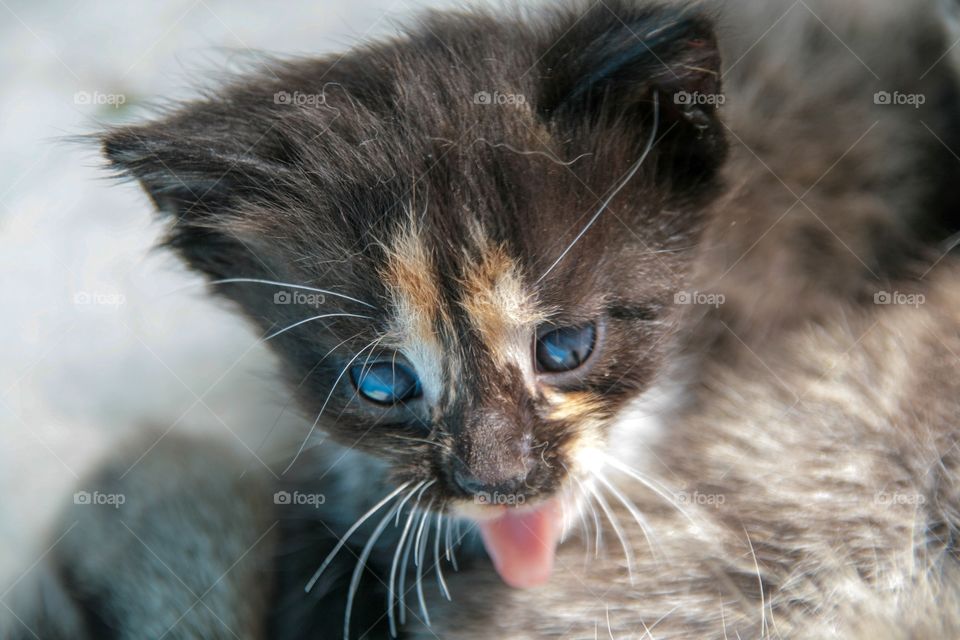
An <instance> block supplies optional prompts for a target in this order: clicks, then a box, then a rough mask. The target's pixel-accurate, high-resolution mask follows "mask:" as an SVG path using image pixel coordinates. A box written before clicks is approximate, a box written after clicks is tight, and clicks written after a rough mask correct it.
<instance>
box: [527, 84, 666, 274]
mask: <svg viewBox="0 0 960 640" xmlns="http://www.w3.org/2000/svg"><path fill="white" fill-rule="evenodd" d="M659 128H660V94H658V93H657V92H654V94H653V128H652V130H651V132H650V139H649V141H648V142H647V146H646V148H645V149H644V150H643V153H642V154H641V155H640V159H639V160H637V161H636V162H635V163H634V165H633V167H632V168H631V169H630V171H628V172H627V175H626V176H624V178H623V180H621V181H620V183H619V184H618V185H617V186H616V187H614V189H613V191H612V192H611V193H610V195H609V196H607V198H606V200H604V201H603V204H601V205H600V208H599V209H598V210H597V212H596V213H594V214H593V217H592V218H590V220H589V221H588V222H587V224H586V225H584V227H583V229H581V230H580V233H578V234H577V237H575V238H574V239H573V242H571V243H570V244H569V245H567V248H566V249H564V250H563V253H561V254H560V256H559V257H558V258H557V259H556V260H554V262H553V264H551V265H550V267H549V268H548V269H547V270H546V271H544V272H543V275H542V276H540V277H539V278H537V281H536V284H540V283H541V282H543V279H544V278H546V277H547V275H548V274H549V273H550V272H551V271H553V269H554V268H555V267H556V266H557V265H558V264H560V262H561V261H562V260H563V259H564V258H565V257H567V254H568V253H570V250H571V249H573V247H574V245H576V244H577V243H578V242H580V239H581V238H582V237H583V236H584V235H586V233H587V231H589V230H590V228H591V227H592V226H593V225H594V224H596V222H597V220H599V219H600V216H601V215H602V214H603V212H604V211H606V209H607V207H609V206H610V203H611V202H613V199H614V198H616V197H617V195H618V194H619V193H620V192H621V191H623V189H624V187H626V186H627V184H628V183H629V182H630V180H632V179H633V176H635V175H636V173H637V171H639V170H640V167H641V166H643V163H644V161H646V159H647V156H648V155H650V151H651V150H652V149H653V145H654V143H655V142H656V140H657V130H658V129H659Z"/></svg>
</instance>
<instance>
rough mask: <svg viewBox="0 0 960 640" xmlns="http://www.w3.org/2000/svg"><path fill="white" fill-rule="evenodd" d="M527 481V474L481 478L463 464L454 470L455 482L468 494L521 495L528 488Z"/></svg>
mask: <svg viewBox="0 0 960 640" xmlns="http://www.w3.org/2000/svg"><path fill="white" fill-rule="evenodd" d="M526 481H527V475H526V474H520V475H513V476H509V477H492V478H487V479H481V478H479V477H477V475H476V474H474V473H473V472H472V471H470V469H468V468H467V467H466V466H465V465H462V464H457V465H456V467H455V468H454V470H453V482H454V484H455V485H456V486H457V488H458V489H460V490H461V491H463V492H464V493H465V494H467V495H468V496H482V495H487V496H492V495H494V494H498V495H502V496H519V495H522V494H523V492H524V490H525V489H526V486H527V482H526Z"/></svg>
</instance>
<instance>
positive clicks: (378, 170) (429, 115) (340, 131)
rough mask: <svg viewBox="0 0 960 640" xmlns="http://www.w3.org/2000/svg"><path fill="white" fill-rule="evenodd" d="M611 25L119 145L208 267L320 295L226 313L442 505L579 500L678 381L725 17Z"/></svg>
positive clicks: (335, 72) (466, 20)
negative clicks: (242, 316)
mask: <svg viewBox="0 0 960 640" xmlns="http://www.w3.org/2000/svg"><path fill="white" fill-rule="evenodd" d="M607 5H608V6H607V7H605V6H603V4H600V5H598V6H597V8H594V9H591V10H589V11H588V12H587V13H586V15H581V14H580V13H578V12H575V11H571V12H566V13H565V12H555V13H553V14H551V15H549V16H547V17H544V18H543V19H542V20H541V22H540V23H539V24H530V23H521V22H513V21H509V20H507V21H502V20H494V19H492V18H490V17H488V16H478V15H472V16H470V17H465V16H449V15H446V16H435V17H432V18H430V19H428V20H426V21H425V22H424V23H423V24H422V25H421V26H419V27H417V28H415V29H413V30H412V31H411V33H410V34H409V35H408V36H406V37H404V38H401V39H399V40H397V41H395V42H391V43H388V44H382V45H374V46H368V47H364V48H361V49H357V50H355V51H352V52H350V53H348V54H347V55H346V56H344V57H342V58H339V59H324V60H318V61H306V62H295V63H289V64H278V65H274V66H272V67H271V69H270V70H269V71H267V72H264V73H261V74H259V75H257V76H256V77H253V78H248V79H246V80H244V81H243V82H240V83H237V84H233V85H230V86H228V87H227V88H225V89H223V90H222V91H220V92H219V93H216V94H214V95H212V96H211V97H209V98H208V99H205V100H202V101H198V102H195V103H192V104H188V105H184V106H183V107H181V108H180V109H179V110H178V111H176V112H174V113H173V114H172V115H170V116H169V117H167V118H166V119H164V120H161V121H159V122H157V123H154V124H148V125H145V126H143V127H134V128H125V129H119V130H116V131H113V132H110V133H108V134H107V135H106V136H105V138H104V147H105V151H106V154H107V156H108V157H109V158H110V159H111V161H112V162H113V163H114V165H115V166H116V167H117V168H119V169H120V170H122V171H123V172H124V173H125V174H127V175H130V176H134V177H136V178H138V179H139V180H140V181H141V182H142V184H143V185H144V186H145V188H146V189H147V190H148V192H149V193H150V194H151V195H152V197H153V198H154V200H155V201H156V202H157V204H158V206H159V207H160V208H161V209H163V210H165V211H169V212H170V214H171V215H172V216H174V219H175V223H174V225H173V227H172V233H171V236H170V244H171V245H172V246H173V247H174V248H175V249H177V250H178V251H179V252H180V253H181V254H182V255H183V256H184V257H185V258H186V259H187V261H188V262H189V263H190V264H191V265H193V266H194V267H195V268H197V269H200V270H202V271H204V272H205V273H207V274H209V275H210V276H212V277H214V278H217V279H237V278H239V279H259V280H264V281H271V282H277V283H289V284H292V285H300V286H303V287H305V288H303V289H294V288H292V287H291V286H287V285H279V284H264V283H254V282H249V281H239V282H228V283H221V284H218V285H217V286H216V290H217V292H218V293H221V294H223V295H226V296H229V297H230V298H232V299H233V300H235V301H236V302H238V303H239V305H240V306H241V307H242V308H243V309H244V311H245V312H246V313H247V314H248V315H249V316H250V317H251V318H252V319H253V320H254V321H256V322H257V323H258V324H259V325H260V326H261V328H262V330H263V331H264V332H265V333H267V334H276V335H275V337H272V338H271V344H272V345H273V346H274V348H275V349H276V350H277V351H278V352H279V353H280V354H281V355H282V357H283V358H284V361H285V367H284V369H285V371H286V372H287V373H288V374H289V378H290V381H291V383H292V385H293V386H294V388H296V390H297V394H298V397H299V400H300V402H301V404H302V406H303V408H304V409H305V411H306V413H307V415H308V416H309V417H310V418H312V417H315V416H319V417H317V422H316V428H317V429H319V430H322V431H325V432H327V433H329V434H330V435H331V436H332V437H333V438H335V439H336V440H337V441H339V442H341V443H343V444H345V445H347V446H350V447H354V448H356V449H360V450H363V451H367V452H370V453H372V454H374V455H376V456H380V457H382V458H385V459H386V460H388V461H389V462H391V463H392V468H393V469H394V470H395V474H394V475H395V477H396V480H397V481H398V482H399V481H406V480H415V481H419V480H436V482H435V483H434V484H433V485H432V486H433V488H432V489H431V492H434V493H433V495H434V496H435V497H437V496H438V497H439V499H438V501H437V504H439V503H440V502H441V501H443V500H446V501H448V502H447V503H446V504H458V505H460V506H461V508H463V509H466V508H467V507H466V506H465V505H469V504H472V503H473V502H474V496H475V495H476V494H479V493H482V492H488V493H493V492H501V493H505V494H516V493H522V494H523V495H524V496H525V499H526V500H535V499H537V498H539V497H544V496H549V495H551V494H553V493H554V492H556V491H557V490H558V489H559V488H560V486H561V485H562V484H563V482H564V480H565V479H566V477H567V474H568V471H569V470H570V469H571V468H572V467H574V466H575V465H576V464H578V455H580V452H583V451H586V450H589V449H590V448H593V447H598V446H601V445H602V443H603V441H604V439H605V434H606V430H607V425H608V424H609V423H610V421H611V420H612V418H613V417H614V415H615V414H616V413H617V411H618V410H619V409H620V408H621V407H622V406H623V405H624V403H625V402H627V401H628V400H630V399H631V398H634V397H635V396H636V395H637V394H638V393H639V392H640V391H641V390H643V389H644V387H645V386H646V385H647V384H648V383H649V381H650V379H651V376H652V375H653V373H654V372H655V370H656V369H657V366H658V361H659V359H660V355H661V346H662V345H663V342H664V338H665V334H666V332H667V331H668V329H669V327H670V325H671V310H670V306H671V303H672V299H673V292H674V291H676V289H677V288H678V287H679V286H681V283H682V280H683V277H684V272H685V270H686V263H687V261H688V260H689V258H690V248H691V246H692V245H693V244H694V243H695V242H696V238H697V233H698V230H699V226H700V214H699V211H700V210H701V209H702V208H703V206H704V202H705V200H706V198H708V197H709V195H710V192H711V187H712V183H713V178H714V174H715V171H716V169H717V166H718V164H719V163H720V161H721V160H722V156H723V150H724V144H723V141H722V136H721V135H720V134H719V132H718V125H717V122H716V117H715V116H716V114H715V113H714V111H713V108H712V107H711V106H710V104H712V103H710V104H689V102H691V101H689V100H687V101H685V100H683V99H682V97H681V98H680V99H677V95H678V94H679V93H680V92H687V93H688V94H695V93H697V92H699V93H701V94H712V93H715V92H716V91H718V83H717V78H716V69H717V66H718V61H717V55H716V50H715V46H714V41H713V38H712V35H711V34H710V32H709V29H708V28H707V21H706V20H705V18H703V17H701V16H698V15H694V14H690V13H681V12H679V11H678V10H665V9H652V8H636V7H633V8H627V7H625V6H619V5H616V4H615V3H607ZM608 7H609V8H608ZM708 102H709V101H708ZM641 160H642V162H641ZM311 287H313V288H319V289H323V290H326V291H327V293H325V294H321V293H320V292H317V291H312V290H310V288H311ZM301 322H302V324H297V323H301ZM294 325H295V326H294ZM281 330H282V332H280V331H281ZM278 332H280V333H278Z"/></svg>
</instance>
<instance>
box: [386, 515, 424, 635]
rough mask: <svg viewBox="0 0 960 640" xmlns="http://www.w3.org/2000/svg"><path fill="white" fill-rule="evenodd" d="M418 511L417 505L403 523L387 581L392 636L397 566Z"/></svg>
mask: <svg viewBox="0 0 960 640" xmlns="http://www.w3.org/2000/svg"><path fill="white" fill-rule="evenodd" d="M416 513H417V509H416V507H414V508H413V509H411V510H410V515H408V516H407V522H406V524H405V525H403V532H402V533H401V534H400V539H399V540H397V550H396V552H394V554H393V563H392V564H391V565H390V579H389V581H388V582H387V590H388V593H389V600H388V602H387V605H388V606H387V620H388V622H389V624H390V637H391V638H396V637H397V620H396V615H395V614H394V602H395V601H396V600H397V591H396V589H395V588H394V585H396V584H397V582H396V580H397V567H398V565H399V562H400V554H401V553H402V552H403V548H404V543H405V542H406V540H407V534H408V533H410V527H411V525H412V524H413V517H414V515H416ZM400 588H401V589H402V588H403V586H402V585H401V586H400ZM401 606H402V605H401Z"/></svg>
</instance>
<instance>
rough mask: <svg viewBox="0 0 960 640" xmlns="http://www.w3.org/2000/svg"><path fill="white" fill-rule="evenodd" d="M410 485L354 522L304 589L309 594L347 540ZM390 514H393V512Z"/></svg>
mask: <svg viewBox="0 0 960 640" xmlns="http://www.w3.org/2000/svg"><path fill="white" fill-rule="evenodd" d="M409 485H410V482H409V481H408V482H404V483H403V484H402V485H400V486H399V487H397V488H396V489H394V490H393V491H391V492H390V493H388V494H387V496H386V497H385V498H383V499H382V500H380V502H378V503H377V504H375V505H373V507H371V508H370V510H369V511H367V512H366V513H365V514H363V515H362V516H360V518H359V519H358V520H357V521H356V522H354V523H353V525H352V526H351V527H350V528H349V529H347V532H346V533H344V534H343V536H342V537H341V538H340V542H338V543H337V545H336V546H335V547H334V548H333V551H331V552H330V553H329V554H328V555H327V558H326V559H325V560H324V561H323V564H321V565H320V568H319V569H317V570H316V572H315V573H314V574H313V577H312V578H310V582H308V583H307V586H306V587H305V588H304V591H306V592H307V593H309V592H310V590H311V589H313V585H315V584H316V583H317V580H318V579H319V578H320V576H321V575H322V574H323V572H324V571H326V569H327V567H329V566H330V563H331V562H333V558H334V557H335V556H336V555H337V553H339V551H340V549H342V548H343V546H344V545H345V544H347V540H348V539H349V538H350V536H352V535H353V534H354V533H355V532H356V531H357V529H359V528H360V527H361V525H363V523H364V522H366V521H367V520H368V519H369V518H370V517H371V516H372V515H373V514H375V513H376V512H377V511H379V510H380V509H381V508H383V505H385V504H387V503H388V502H390V501H391V500H393V499H394V498H396V497H397V496H398V495H399V494H400V493H401V492H402V491H403V490H404V489H406V488H407V487H408V486H409ZM390 513H391V514H392V513H393V511H392V510H391V511H390Z"/></svg>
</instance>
